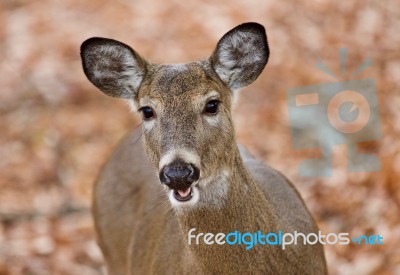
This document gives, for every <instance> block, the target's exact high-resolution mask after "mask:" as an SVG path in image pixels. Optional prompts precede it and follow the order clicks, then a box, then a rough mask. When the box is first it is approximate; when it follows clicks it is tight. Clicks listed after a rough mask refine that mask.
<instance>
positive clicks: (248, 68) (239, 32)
mask: <svg viewBox="0 0 400 275" xmlns="http://www.w3.org/2000/svg"><path fill="white" fill-rule="evenodd" d="M268 57H269V48H268V42H267V35H266V33H265V29H264V27H263V26H262V25H260V24H258V23H244V24H241V25H239V26H237V27H236V28H234V29H232V30H230V31H229V32H228V33H226V34H225V35H224V36H223V37H222V38H221V40H220V41H219V42H218V44H217V47H216V49H215V50H214V53H213V54H212V55H211V57H210V62H211V66H212V68H213V69H214V71H215V72H216V73H217V74H218V76H219V78H220V79H221V80H222V81H223V82H225V84H227V86H228V87H229V88H231V89H232V90H236V89H239V88H242V87H245V86H247V85H249V84H250V83H252V82H253V81H254V80H256V79H257V77H258V76H259V75H260V74H261V72H262V71H263V69H264V67H265V65H266V64H267V62H268Z"/></svg>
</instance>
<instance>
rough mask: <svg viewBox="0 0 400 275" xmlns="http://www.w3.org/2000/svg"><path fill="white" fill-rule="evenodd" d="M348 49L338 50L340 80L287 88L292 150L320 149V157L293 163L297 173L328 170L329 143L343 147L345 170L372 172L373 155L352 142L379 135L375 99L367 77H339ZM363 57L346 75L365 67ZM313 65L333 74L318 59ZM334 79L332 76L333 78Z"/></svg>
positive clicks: (315, 173) (377, 164)
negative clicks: (360, 62) (346, 164)
mask: <svg viewBox="0 0 400 275" xmlns="http://www.w3.org/2000/svg"><path fill="white" fill-rule="evenodd" d="M347 53H348V50H347V49H346V48H342V49H339V57H340V64H341V71H342V75H341V80H339V81H338V82H333V83H323V84H317V85H312V86H306V87H297V88H291V89H289V90H288V91H287V98H288V108H289V120H290V126H291V132H292V143H293V146H294V147H295V149H298V150H301V149H313V148H314V149H318V148H320V149H321V152H322V156H321V158H312V159H306V160H304V161H303V162H302V163H301V164H300V166H299V173H300V175H301V176H307V177H328V176H331V175H332V149H333V146H334V145H340V144H345V145H346V146H347V160H348V161H347V163H348V171H350V172H373V171H378V170H379V169H380V161H379V158H378V157H376V156H374V155H372V154H364V153H360V152H359V150H358V143H360V142H366V141H375V140H378V139H380V138H381V136H382V133H381V122H380V117H379V102H378V97H377V95H376V84H375V81H374V80H373V79H372V78H364V79H356V80H355V79H353V80H351V79H350V80H344V74H345V64H346V57H347ZM371 65H372V62H371V60H370V59H367V60H365V61H364V62H363V64H362V65H361V66H360V67H359V68H358V69H357V70H356V71H355V72H354V73H353V74H352V75H351V77H350V78H354V77H355V76H357V75H358V74H359V73H360V72H361V71H363V70H364V69H366V68H367V67H369V66H371ZM316 67H317V68H318V69H320V70H322V71H323V72H325V73H327V74H329V75H331V76H334V77H336V76H335V75H334V74H333V73H332V72H331V71H330V70H329V69H328V68H327V67H326V66H325V65H324V64H323V63H322V62H321V61H320V60H318V62H317V65H316ZM336 78H338V77H336Z"/></svg>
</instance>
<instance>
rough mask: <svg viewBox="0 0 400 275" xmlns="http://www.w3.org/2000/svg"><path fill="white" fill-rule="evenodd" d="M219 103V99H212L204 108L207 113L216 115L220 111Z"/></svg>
mask: <svg viewBox="0 0 400 275" xmlns="http://www.w3.org/2000/svg"><path fill="white" fill-rule="evenodd" d="M219 104H220V101H219V100H215V99H213V100H210V101H209V102H207V104H206V107H205V108H204V113H205V114H207V115H215V114H216V113H218V107H219Z"/></svg>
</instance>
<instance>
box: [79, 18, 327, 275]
mask: <svg viewBox="0 0 400 275" xmlns="http://www.w3.org/2000/svg"><path fill="white" fill-rule="evenodd" d="M252 24H253V25H252ZM263 39H264V40H265V41H264V40H263ZM103 42H104V45H105V46H107V47H111V46H115V45H116V47H119V46H118V44H117V42H115V43H114V42H113V44H112V45H111V46H110V44H109V43H108V42H107V41H103ZM103 42H102V41H99V40H96V44H95V45H96V46H97V45H102V43H103ZM85 43H87V44H89V45H91V44H90V41H89V42H85ZM85 43H84V44H85ZM118 43H119V42H118ZM246 43H247V44H246ZM92 44H93V43H92ZM123 47H125V46H123ZM126 47H127V46H126ZM89 48H90V47H88V46H85V47H83V49H82V58H83V60H84V68H85V72H86V74H87V75H88V78H89V79H90V80H91V81H92V82H93V83H94V84H95V85H96V86H98V87H99V88H100V89H102V87H101V85H98V83H102V81H104V79H97V78H96V77H98V76H99V75H100V76H101V74H98V73H96V72H95V71H91V68H92V67H93V66H92V65H93V64H92V63H93V62H95V61H93V60H96V59H91V60H90V61H87V60H88V59H86V58H85V57H86V56H87V55H88V53H86V51H87V50H86V49H89ZM92 49H93V47H92ZM124 49H125V48H124ZM92 51H93V50H92ZM224 51H228V52H224ZM99 52H102V50H100V51H99ZM132 52H133V53H134V57H136V58H138V56H137V54H136V53H135V52H134V51H133V50H132ZM268 54H269V50H268V46H267V43H266V36H265V31H264V32H263V28H262V27H260V25H258V24H254V23H250V24H244V25H241V26H239V27H237V28H235V29H234V30H233V31H231V32H229V33H228V34H226V35H225V36H224V37H223V38H222V39H221V41H220V42H219V44H218V46H217V49H216V51H215V52H214V54H213V55H212V57H211V58H210V59H209V60H205V61H199V62H192V63H189V64H183V65H154V64H149V63H145V65H143V64H144V63H143V62H145V61H144V60H143V59H141V58H140V59H139V62H137V63H135V64H136V65H132V66H129V68H128V67H126V69H124V66H125V65H126V64H125V63H123V62H121V64H120V66H116V65H113V66H110V69H112V68H115V67H118V68H119V70H120V71H118V72H117V73H115V72H113V73H112V74H107V71H105V72H104V73H105V74H107V77H109V76H110V75H113V76H115V75H116V74H117V75H118V73H120V72H122V73H124V70H126V71H127V72H128V73H129V75H130V77H132V75H133V78H134V79H136V80H137V81H139V82H140V83H139V84H140V85H136V84H138V83H136V84H135V85H134V86H137V87H138V88H137V89H134V88H132V87H133V86H132V85H130V86H129V87H128V88H127V87H126V83H125V82H120V81H118V79H117V80H114V81H113V82H112V83H111V84H110V85H111V86H110V85H108V86H107V87H106V89H105V90H104V92H105V93H107V94H110V93H113V90H114V89H115V90H116V92H115V95H116V96H120V97H125V98H126V96H125V95H127V94H129V93H131V97H132V99H133V100H134V102H135V104H136V105H137V107H141V106H149V105H150V106H151V107H152V108H153V109H154V111H155V114H156V117H155V118H154V119H153V120H152V122H148V121H147V122H144V125H143V128H144V129H143V133H141V132H142V131H134V132H132V133H131V134H129V135H128V136H127V137H126V138H125V139H124V140H123V141H122V142H121V144H120V145H119V146H118V147H117V148H116V150H115V152H114V153H113V155H112V156H111V158H110V160H109V161H108V162H107V163H106V165H105V166H104V168H103V170H102V171H101V173H100V175H99V178H98V180H97V183H96V186H95V192H94V201H93V206H94V207H93V214H94V218H95V225H96V231H97V233H98V239H99V244H100V246H101V249H102V251H103V253H104V256H105V259H106V262H107V266H108V270H109V272H110V274H114V275H122V274H187V273H193V274H233V273H235V274H245V273H246V274H247V273H250V274H325V273H326V272H327V271H326V264H325V258H324V252H323V248H322V246H321V245H318V244H317V245H301V244H299V245H289V246H287V247H286V249H285V250H282V248H281V247H280V246H270V245H255V246H254V247H253V248H252V249H250V250H246V249H245V247H244V246H243V245H241V246H239V245H236V246H229V245H227V244H225V245H205V244H202V243H200V245H195V244H192V245H189V244H188V238H187V234H188V231H189V230H190V229H191V228H196V232H195V233H200V232H202V233H208V232H209V233H214V234H215V233H218V232H222V233H225V234H226V233H228V232H231V231H235V230H238V231H240V232H245V231H248V232H257V231H258V230H261V231H262V232H264V233H266V232H278V230H281V231H283V232H284V233H285V232H294V231H297V232H302V233H304V234H307V233H310V232H318V228H317V226H316V225H315V222H314V221H313V219H312V217H311V215H310V213H309V212H308V210H307V208H306V207H305V205H304V203H303V201H302V199H301V198H300V196H299V194H298V193H297V191H296V190H295V189H294V187H293V186H292V184H291V183H290V182H289V181H288V180H287V179H286V178H285V177H283V176H282V175H281V174H280V173H278V172H277V171H275V170H273V169H272V168H270V167H268V166H265V165H264V164H262V163H261V162H260V161H258V160H256V159H254V158H253V157H251V156H250V154H249V153H248V152H246V151H245V150H244V149H241V150H239V148H238V145H237V143H236V140H235V135H234V127H233V123H232V116H231V104H232V103H231V102H232V96H233V95H232V91H231V90H232V89H236V88H238V87H242V86H245V85H247V84H249V83H251V82H252V81H253V80H255V79H256V78H257V76H258V75H259V74H260V73H261V71H262V69H263V68H264V66H265V64H266V62H267V60H268ZM257 55H258V56H257ZM224 58H225V59H224ZM230 58H234V59H233V61H235V60H236V59H237V60H238V62H237V63H235V64H232V62H231V61H232V60H231V59H230ZM112 60H113V61H115V60H114V56H113V58H112ZM249 62H253V63H254V62H255V63H254V66H253V67H251V66H250V65H251V63H249ZM104 64H106V65H105V66H106V67H107V66H108V65H107V62H104V63H102V67H103V69H104V68H105V67H104V66H103V65H104ZM230 65H232V66H230ZM97 67H98V66H97ZM105 69H107V68H105ZM132 70H139V73H136V71H132ZM140 70H141V71H140ZM132 72H133V73H132ZM124 75H125V76H126V74H124ZM94 78H95V79H94ZM133 78H132V79H133ZM110 87H111V88H110ZM122 90H123V91H122ZM127 91H128V92H127ZM210 91H214V92H217V97H218V100H220V101H221V104H220V108H219V112H218V114H217V115H216V116H215V117H214V118H213V119H216V120H215V121H214V122H213V123H211V124H210V121H209V120H208V118H207V117H206V114H204V113H203V109H204V106H205V104H206V103H207V101H208V100H210V98H208V97H205V96H206V95H207V94H209V93H210ZM112 95H113V94H112ZM122 95H123V96H122ZM146 123H147V124H146ZM149 125H151V127H150V126H149ZM182 148H183V149H185V150H190V151H191V152H195V154H196V155H197V156H198V158H199V159H200V163H199V164H198V165H199V166H200V171H201V172H200V179H199V184H198V185H197V188H198V189H199V192H200V199H199V201H198V202H197V204H196V205H194V206H192V207H177V208H176V207H172V208H171V204H170V201H169V199H168V198H167V196H166V188H163V187H162V186H161V184H160V181H159V179H158V177H157V175H158V172H159V169H160V167H159V163H160V160H161V159H162V157H163V156H164V155H165V154H166V153H167V152H171V151H174V150H180V149H182ZM223 171H225V172H226V177H227V178H225V179H222V177H220V178H218V176H220V175H222V174H223ZM207 178H211V179H214V180H212V181H211V182H208V183H207V184H206V183H204V182H203V181H204V179H207ZM223 188H226V192H223V191H221V190H225V189H223Z"/></svg>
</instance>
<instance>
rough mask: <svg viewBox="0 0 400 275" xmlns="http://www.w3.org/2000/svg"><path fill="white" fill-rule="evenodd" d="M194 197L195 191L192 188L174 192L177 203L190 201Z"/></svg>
mask: <svg viewBox="0 0 400 275" xmlns="http://www.w3.org/2000/svg"><path fill="white" fill-rule="evenodd" d="M192 197H193V189H192V188H191V187H189V188H187V189H185V190H174V198H175V199H176V200H177V201H188V200H190V199H191V198H192Z"/></svg>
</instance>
